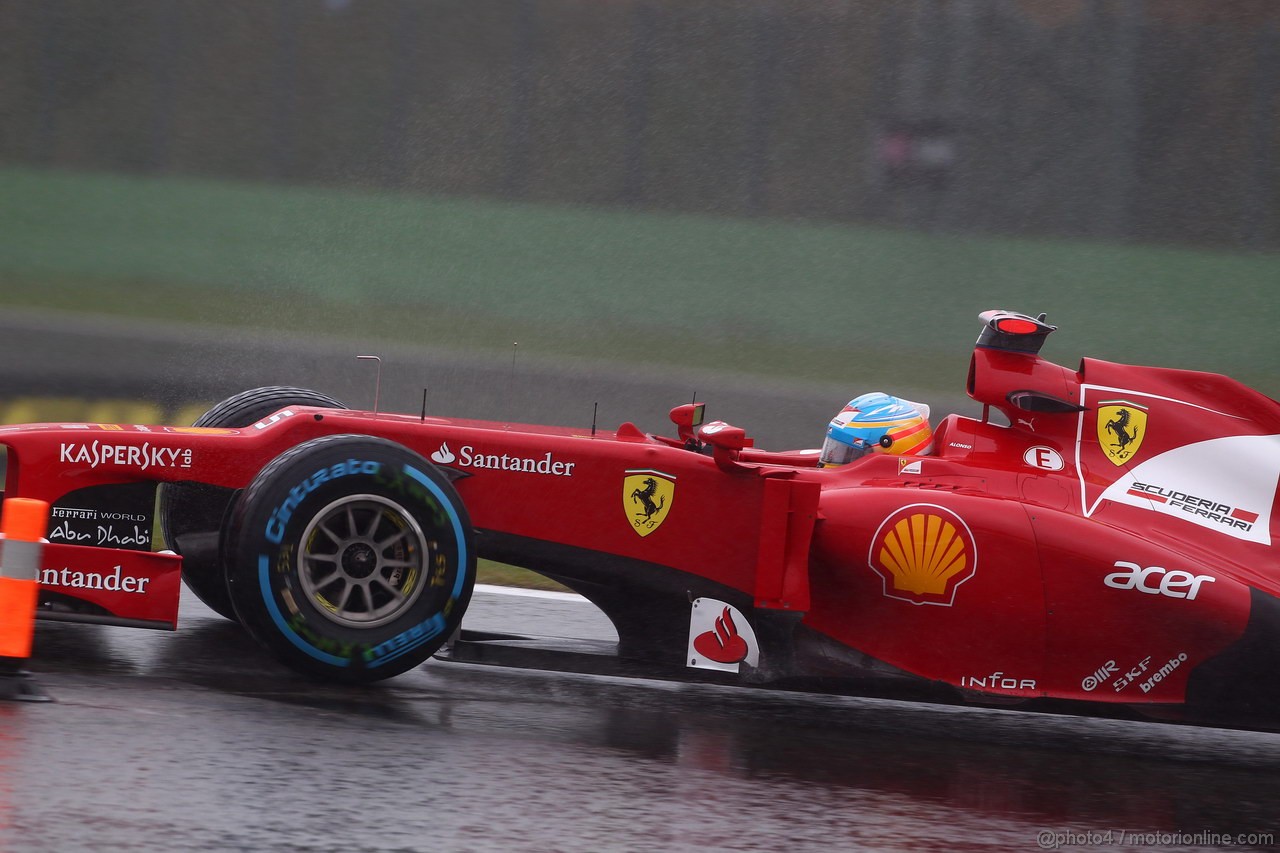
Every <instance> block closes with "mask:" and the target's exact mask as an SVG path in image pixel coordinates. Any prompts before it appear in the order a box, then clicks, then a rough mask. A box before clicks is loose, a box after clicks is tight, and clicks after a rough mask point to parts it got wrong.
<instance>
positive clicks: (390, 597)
mask: <svg viewBox="0 0 1280 853" xmlns="http://www.w3.org/2000/svg"><path fill="white" fill-rule="evenodd" d="M435 550H436V543H435V542H433V541H430V540H428V539H427V538H426V536H425V535H424V534H423V532H422V528H421V527H420V526H419V525H418V522H417V521H416V520H415V519H414V517H413V516H412V515H411V514H410V513H408V512H407V511H406V510H405V509H404V507H402V506H400V505H399V504H397V503H395V502H394V501H390V500H387V499H386V498H383V497H380V496H378V495H347V496H346V497H343V498H341V499H339V500H336V501H334V502H333V503H331V504H329V505H328V506H326V507H325V508H324V509H322V510H320V511H319V512H318V513H316V514H315V516H314V517H313V518H312V519H311V522H310V523H309V524H308V525H307V528H306V530H305V531H303V535H302V547H301V549H300V551H299V553H298V557H297V564H298V576H299V578H300V580H301V583H302V591H303V593H304V594H305V595H306V596H307V598H308V599H309V600H310V601H311V603H312V604H313V605H314V606H315V607H316V609H318V610H319V611H320V612H321V613H322V614H324V615H325V616H326V617H328V618H329V619H331V620H333V621H334V622H336V623H338V624H339V625H345V626H347V627H351V628H371V627H374V626H377V625H382V624H385V623H387V622H391V621H392V620H394V619H395V618H396V617H398V616H399V615H400V614H402V613H404V611H405V610H407V609H408V608H410V607H412V606H413V603H414V602H415V601H417V600H418V598H419V597H420V596H421V595H422V590H423V588H424V587H425V586H426V583H425V581H426V572H425V571H424V569H425V567H426V566H427V565H429V560H430V558H431V555H432V553H433V552H434V551H435Z"/></svg>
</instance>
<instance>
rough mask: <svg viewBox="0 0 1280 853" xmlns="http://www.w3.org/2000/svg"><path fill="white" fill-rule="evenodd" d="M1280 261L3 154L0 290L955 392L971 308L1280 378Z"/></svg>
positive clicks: (224, 318) (1066, 335)
mask: <svg viewBox="0 0 1280 853" xmlns="http://www.w3.org/2000/svg"><path fill="white" fill-rule="evenodd" d="M1278 282H1280V257H1278V256H1276V255H1271V254H1242V253H1230V252H1222V251H1200V250H1193V249H1177V248H1164V247H1139V246H1123V245H1115V244H1109V243H1102V242H1081V241H1065V240H1030V239H1012V238H987V237H982V238H979V237H969V236H955V235H938V234H924V233H919V232H904V231H892V230H886V229H877V228H869V227H864V226H854V225H845V224H830V223H814V222H789V221H777V220H763V219H761V220H752V219H741V218H718V217H714V216H702V215H698V216H694V215H681V214H669V213H653V212H633V211H621V210H614V209H590V208H581V207H563V206H551V205H538V204H525V203H514V202H503V201H494V200H478V199H467V198H440V197H423V196H419V195H410V194H403V193H394V192H375V191H352V190H334V189H328V188H316V187H282V186H275V185H270V186H268V185H258V184H236V183H227V182H221V181H205V180H199V179H178V178H168V177H166V178H145V177H130V176H123V175H108V174H76V173H66V172H54V171H39V170H30V169H18V168H9V169H0V302H2V303H3V304H10V305H25V306H37V307H47V308H67V309H73V310H79V311H89V312H97V311H101V312H107V313H113V314H128V315H131V316H139V317H154V318H160V319H181V320H189V321H200V322H210V323H227V324H236V325H249V326H259V327H266V328H276V329H287V330H290V331H295V332H298V331H301V332H314V333H315V334H317V335H324V336H334V335H340V336H368V335H376V336H378V337H380V338H384V339H388V340H395V341H401V342H410V343H421V344H428V345H439V346H449V347H461V348H490V349H507V350H509V349H510V347H511V343H512V341H516V340H518V341H520V347H521V352H537V353H543V354H548V355H577V356H587V357H590V358H593V359H613V360H617V361H622V362H636V361H642V362H647V363H653V364H656V365H660V364H663V363H679V364H696V365H707V366H712V367H725V368H733V369H735V370H741V371H747V372H756V373H762V374H773V375H783V376H794V377H797V378H805V379H836V380H848V381H853V382H855V383H856V382H861V381H865V379H866V377H868V376H874V377H875V378H876V379H878V380H880V381H882V382H884V383H886V384H889V383H903V384H904V385H906V386H909V387H912V388H923V389H939V390H948V391H952V392H954V391H956V390H958V387H959V383H961V382H962V381H963V372H964V368H965V365H966V363H967V354H968V349H969V347H970V346H971V344H972V342H973V340H974V338H975V336H976V333H977V330H978V323H977V319H976V315H977V313H978V312H979V311H981V310H984V309H986V308H992V307H1007V308H1012V309H1017V310H1023V311H1026V312H1031V313H1034V312H1039V311H1045V312H1047V313H1048V315H1049V321H1050V322H1052V323H1055V324H1057V325H1059V326H1061V327H1062V328H1061V329H1060V331H1059V332H1057V333H1056V334H1055V335H1054V337H1053V338H1051V339H1050V342H1049V344H1048V345H1047V346H1046V349H1045V355H1046V356H1047V357H1049V358H1052V359H1054V360H1057V361H1059V362H1061V363H1065V364H1071V365H1073V364H1074V362H1075V360H1076V359H1078V357H1079V356H1080V355H1081V354H1090V355H1094V356H1096V357H1099V358H1107V359H1112V360H1118V361H1135V362H1138V363H1146V364H1161V365H1167V366H1173V367H1189V368H1197V369H1206V370H1214V371H1218V372H1225V373H1229V374H1231V375H1234V376H1236V377H1237V378H1240V379H1242V380H1244V381H1246V382H1249V383H1250V384H1253V385H1255V386H1256V387H1259V388H1260V389H1262V390H1263V391H1266V392H1267V393H1270V394H1272V395H1276V394H1277V393H1278V392H1280V364H1278V362H1280V359H1277V355H1278V354H1280V346H1278V345H1277V336H1276V325H1277V322H1278V321H1280V298H1278V297H1277V289H1276V285H1277V283H1278Z"/></svg>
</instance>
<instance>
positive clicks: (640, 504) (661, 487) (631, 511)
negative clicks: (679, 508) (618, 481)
mask: <svg viewBox="0 0 1280 853" xmlns="http://www.w3.org/2000/svg"><path fill="white" fill-rule="evenodd" d="M675 494H676V478H675V477H673V476H671V475H670V474H663V473H662V472H661V471H648V470H639V469H636V470H631V471H628V472H627V476H626V479H624V480H623V481H622V509H623V511H624V512H625V513H626V514H627V520H628V521H630V522H631V529H632V530H634V531H635V532H636V533H638V534H640V535H641V536H648V535H649V534H650V533H652V532H653V531H655V530H657V529H658V528H659V527H661V526H662V522H664V521H666V519H667V513H669V512H671V501H672V500H674V499H675Z"/></svg>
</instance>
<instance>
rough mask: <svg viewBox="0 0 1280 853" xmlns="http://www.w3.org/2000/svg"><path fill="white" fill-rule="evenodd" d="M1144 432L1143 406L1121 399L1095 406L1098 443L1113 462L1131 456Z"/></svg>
mask: <svg viewBox="0 0 1280 853" xmlns="http://www.w3.org/2000/svg"><path fill="white" fill-rule="evenodd" d="M1146 435H1147V410H1146V408H1145V407H1143V406H1135V405H1134V404H1133V403H1129V402H1126V401H1124V400H1110V401H1107V402H1104V403H1102V404H1100V405H1099V406H1098V445H1099V446H1100V447H1101V448H1102V452H1103V453H1105V454H1107V458H1108V459H1110V460H1111V462H1112V463H1113V464H1115V465H1124V464H1125V463H1126V462H1128V461H1129V460H1130V459H1132V458H1133V457H1134V454H1136V453H1137V452H1138V448H1139V447H1141V446H1142V439H1143V438H1145V437H1146Z"/></svg>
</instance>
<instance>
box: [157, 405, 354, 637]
mask: <svg viewBox="0 0 1280 853" xmlns="http://www.w3.org/2000/svg"><path fill="white" fill-rule="evenodd" d="M289 406H317V407H320V408H326V409H345V408H346V406H345V405H343V404H342V403H341V402H339V401H338V400H335V399H334V398H332V397H330V396H328V395H326V394H321V393H319V392H316V391H309V390H307V389H306V388H290V387H285V386H275V385H273V386H268V387H265V388H254V389H253V390H250V391H242V392H241V393H239V394H236V395H235V396H233V397H228V398H227V399H225V400H223V401H222V402H221V403H219V404H218V405H216V406H214V407H213V408H212V409H210V410H209V411H207V412H205V413H204V414H203V415H201V416H200V417H199V418H197V419H196V422H195V423H194V424H192V426H196V427H210V428H242V427H247V426H251V425H253V424H255V423H257V422H258V421H260V420H262V419H263V418H265V417H267V416H268V415H271V414H274V413H275V412H278V411H280V410H281V409H284V408H287V407H289ZM234 494H235V493H234V492H233V491H232V490H231V489H223V488H219V487H217V486H207V485H205V484H203V483H168V484H165V485H163V486H161V487H160V529H161V531H162V532H163V534H164V541H165V543H166V544H167V545H168V547H170V548H172V549H173V550H174V551H177V552H178V553H179V554H181V555H182V580H183V581H184V582H185V583H186V585H187V587H188V588H189V589H190V590H191V591H192V592H194V593H195V594H196V597H197V598H199V599H200V600H201V601H203V602H204V603H205V604H206V605H208V607H209V609H211V610H213V611H214V612H216V613H218V614H219V615H221V616H225V617H226V618H228V619H231V620H232V621H235V619H236V613H235V608H234V607H232V604H231V596H230V595H228V593H227V580H226V572H225V570H224V569H223V563H222V556H221V548H222V531H223V520H224V519H225V518H226V514H227V508H228V507H229V505H230V503H231V498H232V497H233V496H234Z"/></svg>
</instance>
